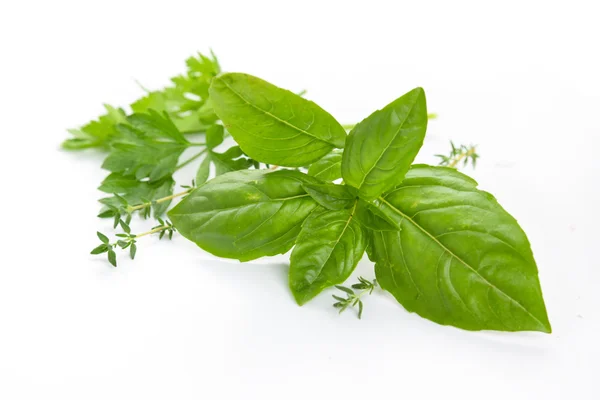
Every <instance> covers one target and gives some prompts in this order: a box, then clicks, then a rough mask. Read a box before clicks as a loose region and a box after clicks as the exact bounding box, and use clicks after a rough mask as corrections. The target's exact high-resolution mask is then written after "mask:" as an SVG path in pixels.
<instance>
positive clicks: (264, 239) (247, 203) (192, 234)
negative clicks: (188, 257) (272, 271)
mask: <svg viewBox="0 0 600 400" xmlns="http://www.w3.org/2000/svg"><path fill="white" fill-rule="evenodd" d="M308 181H312V178H310V177H307V176H306V175H304V174H302V173H300V172H297V171H275V172H267V171H265V170H243V171H235V172H229V173H226V174H224V175H221V176H219V177H217V178H214V179H212V180H210V181H208V182H207V183H206V184H204V185H202V186H200V187H199V188H197V189H195V190H194V191H193V192H192V193H190V194H189V195H188V196H187V197H186V198H185V199H183V200H182V201H181V202H180V203H179V204H178V205H177V206H175V207H174V208H173V209H172V210H171V211H169V213H168V214H169V217H170V218H171V220H172V221H173V224H174V225H175V227H176V228H177V230H179V232H180V233H181V234H182V235H183V236H185V237H186V238H188V239H189V240H191V241H193V242H194V243H196V244H197V245H198V246H200V247H201V248H202V249H204V250H206V251H208V252H209V253H212V254H214V255H216V256H219V257H225V258H236V259H238V260H240V261H248V260H253V259H255V258H259V257H263V256H271V255H275V254H280V253H285V252H287V251H288V250H289V249H290V248H291V247H292V246H293V244H294V240H295V239H296V236H297V235H298V233H299V232H300V228H301V226H302V222H303V221H304V220H305V219H306V217H307V216H308V215H309V214H310V213H311V212H312V211H313V210H314V209H315V208H316V207H317V203H316V202H315V201H314V200H313V199H312V198H311V197H310V196H309V195H308V194H307V193H306V192H305V191H304V189H303V188H302V184H303V183H306V182H308Z"/></svg>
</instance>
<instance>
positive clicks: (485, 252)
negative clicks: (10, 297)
mask: <svg viewBox="0 0 600 400" xmlns="http://www.w3.org/2000/svg"><path fill="white" fill-rule="evenodd" d="M197 60H199V61H198V62H199V63H200V65H201V66H202V67H200V66H198V65H196V63H194V62H192V63H190V62H188V67H189V68H194V71H196V70H197V73H194V74H189V75H188V76H187V77H185V78H182V79H181V80H174V81H173V82H174V83H175V88H180V87H181V88H186V89H185V90H189V91H190V92H192V93H195V94H196V95H197V96H198V97H197V98H198V99H199V100H196V101H191V102H187V101H183V100H181V99H180V98H179V97H178V96H175V95H173V96H171V95H169V96H171V97H169V96H167V93H171V94H172V90H175V89H174V88H170V90H167V89H165V91H163V92H160V93H162V94H161V95H160V96H159V95H158V94H156V95H154V97H165V96H166V97H169V98H173V99H179V103H178V104H179V106H178V107H179V108H178V109H179V110H180V111H182V110H184V109H185V110H186V111H185V112H186V113H187V112H188V111H191V112H194V113H196V114H195V115H196V117H195V118H197V120H198V121H200V123H201V124H207V125H202V126H200V125H198V124H196V129H197V130H198V131H200V130H201V131H202V132H205V144H204V143H197V142H193V141H191V140H189V139H188V138H187V137H186V136H185V135H184V131H185V130H184V129H183V128H182V127H181V124H182V119H185V118H187V117H185V115H186V114H185V113H184V112H181V113H177V112H176V113H174V114H173V112H172V111H169V109H167V110H165V109H163V108H161V107H157V108H158V110H153V109H152V107H149V106H148V107H146V108H145V109H143V110H139V109H136V108H137V106H136V107H132V109H133V111H134V113H133V114H130V115H126V114H125V112H121V111H113V112H112V117H111V118H112V119H110V121H113V125H111V126H112V130H111V132H110V134H107V135H106V137H104V136H103V137H102V138H103V139H102V143H103V144H107V146H108V147H109V149H110V153H109V155H108V157H107V160H106V161H105V163H104V167H105V168H106V169H108V170H109V171H111V175H109V177H108V178H107V179H106V180H105V181H104V182H103V184H102V186H101V188H102V190H104V191H105V192H107V193H111V194H113V196H112V197H110V198H107V199H104V200H103V204H105V206H106V208H105V210H103V212H102V213H101V216H103V217H112V218H114V221H115V227H116V226H119V225H120V227H121V229H122V230H123V232H124V233H120V234H117V237H118V238H119V239H118V240H117V241H116V242H115V243H110V242H109V239H108V237H107V236H106V235H103V234H98V237H99V239H100V241H101V243H100V245H99V246H98V247H96V248H95V249H94V250H93V251H92V253H93V254H100V253H107V254H108V259H109V261H110V262H111V263H112V264H113V265H116V254H115V252H114V249H115V248H116V247H117V246H118V247H120V248H123V249H125V248H127V247H129V248H130V255H131V257H132V258H133V257H134V256H135V253H136V249H137V248H136V247H133V246H135V244H136V240H137V239H139V238H140V237H141V236H145V235H150V234H153V233H159V235H160V237H163V236H164V235H168V236H169V237H172V235H173V232H175V231H176V230H177V231H179V232H180V233H181V235H182V236H183V237H185V238H187V239H189V240H191V241H193V242H194V243H196V244H197V245H198V246H199V247H200V248H202V249H204V250H205V251H208V252H210V253H212V254H214V255H216V256H219V257H225V258H233V259H238V260H240V261H249V260H253V259H256V258H259V257H264V256H272V255H276V254H281V253H286V252H288V251H289V250H290V249H292V248H293V250H292V253H291V256H290V269H289V286H290V289H291V291H292V294H293V295H294V298H295V300H296V302H297V303H298V304H299V305H302V304H305V303H306V302H308V301H310V300H311V299H312V298H314V297H315V296H317V295H318V294H319V293H321V292H322V291H323V290H326V289H328V288H331V287H337V289H339V290H341V291H342V292H344V293H345V294H346V297H345V298H344V297H341V296H337V295H335V296H334V298H335V299H336V300H337V302H336V303H335V305H334V306H335V307H336V308H339V309H340V312H341V311H343V310H345V309H347V308H350V307H357V308H358V316H359V318H360V317H361V316H362V312H363V301H362V299H361V296H363V295H365V294H367V293H369V294H370V293H372V291H373V290H374V288H375V287H376V286H377V285H378V284H379V286H380V287H381V288H382V289H384V290H387V291H389V292H390V293H391V294H392V295H394V297H395V298H396V299H397V300H398V302H400V303H401V304H402V305H403V306H404V307H405V308H406V309H407V310H408V311H410V312H415V313H417V314H419V315H420V316H422V317H424V318H427V319H429V320H431V321H434V322H437V323H439V324H442V325H452V326H456V327H459V328H463V329H467V330H482V329H493V330H502V331H521V330H533V331H541V332H550V331H551V327H550V323H549V321H548V316H547V313H546V308H545V305H544V301H543V297H542V292H541V288H540V284H539V280H538V274H537V266H536V264H535V260H534V259H533V255H532V253H531V249H530V246H529V242H528V240H527V237H526V236H525V234H524V232H523V231H522V230H521V228H520V227H519V225H518V224H517V222H516V221H515V219H514V218H513V217H512V216H510V215H509V214H508V213H507V212H506V211H505V210H504V209H503V208H502V207H501V206H500V205H499V204H498V203H497V201H496V200H495V198H494V197H493V196H492V195H491V194H489V193H487V192H484V191H481V190H479V189H477V183H476V182H475V181H474V180H472V179H471V178H469V177H467V176H466V175H464V174H462V173H460V172H458V171H456V169H454V168H455V167H457V166H458V165H459V164H460V163H462V164H463V165H467V163H468V162H469V161H470V162H471V163H472V164H473V165H474V164H475V161H476V159H477V158H478V155H477V154H476V152H475V147H474V146H459V147H456V146H454V145H453V144H452V151H451V153H450V155H449V156H440V158H441V159H442V164H444V165H445V166H428V165H414V164H413V161H414V159H415V157H416V156H417V153H418V152H419V150H420V148H421V146H422V144H423V140H424V137H425V133H426V129H427V121H428V119H430V118H432V116H431V115H428V114H427V105H426V99H425V93H424V91H423V89H421V88H416V89H414V90H412V91H410V92H408V93H407V94H405V95H403V96H401V97H399V98H398V99H396V100H395V101H393V102H392V103H390V104H388V105H387V106H385V107H383V108H382V109H381V110H378V111H376V112H374V113H373V114H371V115H370V116H369V117H367V118H366V119H365V120H363V121H362V122H360V123H358V124H356V125H355V126H353V127H343V126H342V125H340V124H339V123H338V122H337V121H336V120H335V119H334V118H333V117H332V116H331V115H330V114H329V113H327V112H326V111H325V110H323V109H322V108H320V107H319V106H318V105H316V104H315V103H313V102H311V101H308V100H306V99H304V98H302V97H301V96H299V95H297V94H294V93H292V92H290V91H287V90H284V89H280V88H278V87H276V86H274V85H272V84H270V83H268V82H266V81H264V80H261V79H259V78H256V77H253V76H250V75H246V74H240V73H226V74H219V73H218V69H217V68H208V66H210V65H212V66H213V67H214V65H217V66H218V64H216V59H214V57H213V59H209V58H206V57H200V58H199V59H197ZM211 60H215V62H214V63H213V62H212V61H211ZM194 80H198V87H195V86H194V89H193V90H192V89H188V86H187V85H188V84H189V82H190V81H194ZM186 82H187V83H186ZM177 90H180V89H177ZM186 93H187V92H186ZM147 97H152V96H150V95H149V96H147ZM187 97H189V96H187ZM187 97H186V98H187ZM209 98H210V101H208V99H209ZM141 103H143V104H150V103H152V102H151V101H150V100H149V99H147V100H144V101H142V102H141ZM138 106H139V104H138ZM140 107H141V106H140ZM164 111H168V112H166V113H165V112H164ZM211 113H212V114H211ZM105 121H108V120H107V119H106V118H105ZM110 121H108V122H104V123H105V124H106V125H109V122H110ZM346 129H350V132H349V134H346V132H345V131H346ZM228 135H231V136H232V139H234V140H235V142H237V146H236V145H234V146H233V147H230V148H229V150H226V151H225V152H223V153H219V152H217V151H215V148H216V147H217V146H221V145H222V144H223V143H224V139H225V138H226V137H227V136H228ZM192 146H199V147H200V146H201V147H203V149H202V150H201V151H200V152H199V153H197V154H196V155H195V156H192V157H191V158H189V159H188V160H185V161H181V160H180V156H181V154H182V152H183V150H185V149H187V148H189V147H192ZM201 156H204V159H203V160H201V161H199V167H198V172H197V174H196V179H195V182H193V184H192V185H191V186H186V187H185V189H186V190H185V191H183V192H181V193H177V194H173V191H172V190H173V186H174V180H173V173H174V172H175V171H176V170H177V169H178V168H180V167H181V166H184V165H188V164H190V163H192V162H193V161H195V160H196V159H198V158H200V157H201ZM211 164H212V166H214V168H211ZM279 167H283V168H279ZM286 167H287V168H286ZM290 167H291V168H294V169H289V168H290ZM211 169H212V170H214V174H213V175H215V176H214V177H213V178H212V179H210V178H211ZM274 169H278V170H276V171H275V170H274ZM340 178H342V179H343V181H341V182H340ZM334 182H340V183H334ZM176 197H183V199H182V200H181V201H180V202H179V204H177V205H176V206H175V207H173V208H172V209H170V210H169V211H168V213H167V214H168V215H169V217H170V219H171V220H172V221H173V222H172V223H171V222H169V221H167V222H165V221H163V220H162V219H161V215H162V213H164V211H165V210H166V209H167V207H168V206H169V203H170V202H171V200H173V199H174V198H176ZM151 209H153V210H154V216H155V217H156V218H157V219H158V221H159V225H157V226H156V227H155V228H153V229H152V230H151V231H149V232H146V233H143V234H139V235H134V234H132V233H131V229H130V227H129V224H130V223H131V220H132V215H133V214H134V213H135V212H139V213H141V215H142V216H145V217H148V216H149V215H150V210H151ZM365 252H366V253H367V255H368V257H369V259H370V260H371V261H373V262H374V263H375V275H376V280H373V281H368V280H366V279H364V278H359V283H357V284H355V285H353V286H352V288H348V287H346V286H342V284H343V283H344V281H345V280H346V279H347V278H348V277H349V276H350V275H351V274H352V272H353V271H354V270H355V268H356V265H357V264H358V262H359V260H360V259H361V258H362V256H363V254H364V253H365Z"/></svg>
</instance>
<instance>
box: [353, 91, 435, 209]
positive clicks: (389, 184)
mask: <svg viewBox="0 0 600 400" xmlns="http://www.w3.org/2000/svg"><path fill="white" fill-rule="evenodd" d="M426 129H427V105H426V102H425V92H424V91H423V89H421V88H416V89H413V90H411V91H410V92H408V93H407V94H405V95H404V96H402V97H400V98H398V99H397V100H395V101H393V102H392V103H390V104H388V105H387V106H386V107H384V108H383V109H382V110H378V111H375V112H374V113H373V114H371V115H370V116H369V117H367V118H366V119H365V120H363V121H362V122H360V123H359V124H357V125H356V126H355V127H354V129H352V131H351V132H350V135H349V136H348V143H347V145H346V148H345V150H344V154H343V160H342V177H343V178H344V182H345V183H346V184H348V185H350V186H353V187H355V188H357V189H358V190H359V196H360V197H362V198H363V199H365V200H372V199H374V198H376V197H377V196H379V195H380V194H381V193H383V192H385V191H387V190H389V189H391V188H393V187H394V186H396V185H397V184H399V183H400V182H402V179H403V178H404V175H405V174H406V171H408V168H409V167H410V165H411V164H412V162H413V160H414V159H415V157H416V155H417V153H418V151H419V149H420V148H421V145H422V144H423V139H424V138H425V130H426Z"/></svg>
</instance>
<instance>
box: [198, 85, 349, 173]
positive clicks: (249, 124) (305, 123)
mask: <svg viewBox="0 0 600 400" xmlns="http://www.w3.org/2000/svg"><path fill="white" fill-rule="evenodd" d="M210 98H211V104H212V106H213V108H214V110H215V112H216V113H217V115H218V116H219V117H220V118H221V120H222V121H223V123H224V124H225V127H226V128H227V130H228V131H229V133H231V136H233V138H234V139H235V141H236V142H237V143H239V145H240V147H241V148H242V149H243V150H244V153H246V154H247V155H248V156H250V157H251V158H253V159H254V160H257V161H260V162H263V163H267V164H274V165H281V166H286V167H301V166H305V165H309V164H311V163H313V162H315V161H317V160H318V159H320V158H321V157H323V156H324V155H326V154H327V153H329V152H330V151H331V150H332V149H333V148H334V147H338V148H341V147H344V144H345V141H346V131H345V130H344V128H342V126H341V125H340V124H339V123H338V122H337V121H336V120H335V119H334V118H333V117H332V116H331V115H330V114H329V113H327V112H326V111H325V110H323V109H322V108H321V107H319V106H318V105H316V104H315V103H313V102H312V101H309V100H306V99H304V98H302V97H300V96H298V95H297V94H294V93H292V92H290V91H288V90H284V89H280V88H278V87H277V86H274V85H272V84H270V83H268V82H266V81H263V80H262V79H259V78H256V77H254V76H251V75H247V74H241V73H228V74H224V75H221V76H219V77H217V78H215V79H214V80H213V81H212V83H211V86H210Z"/></svg>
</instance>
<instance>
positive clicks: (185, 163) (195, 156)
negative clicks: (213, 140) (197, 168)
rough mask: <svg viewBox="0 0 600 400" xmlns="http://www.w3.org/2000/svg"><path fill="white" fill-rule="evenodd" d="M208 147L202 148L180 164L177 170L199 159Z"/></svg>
mask: <svg viewBox="0 0 600 400" xmlns="http://www.w3.org/2000/svg"><path fill="white" fill-rule="evenodd" d="M207 150H208V149H204V150H202V151H201V152H200V153H198V154H196V155H194V156H192V157H190V158H189V159H187V160H186V161H184V162H182V163H181V164H179V165H178V166H177V167H176V168H175V171H177V170H179V169H181V168H183V167H185V166H186V165H188V164H189V163H191V162H192V161H194V160H195V159H197V158H198V157H200V156H201V155H202V154H204V153H206V151H207Z"/></svg>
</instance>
